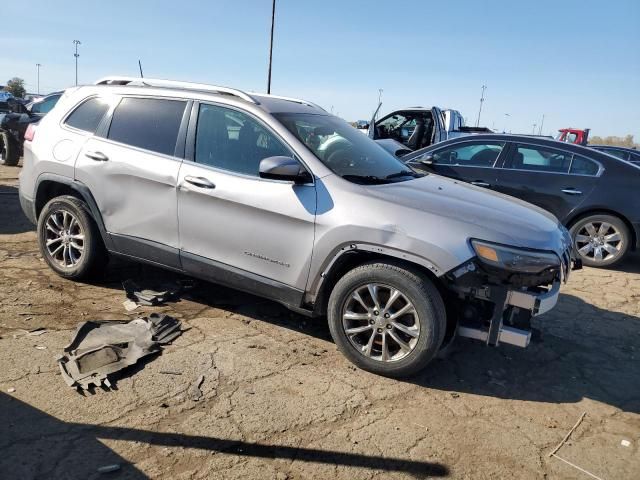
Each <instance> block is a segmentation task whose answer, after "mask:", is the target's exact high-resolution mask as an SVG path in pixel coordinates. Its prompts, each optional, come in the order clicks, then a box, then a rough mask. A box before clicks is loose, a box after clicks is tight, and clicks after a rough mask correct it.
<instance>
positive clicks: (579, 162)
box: [569, 155, 600, 175]
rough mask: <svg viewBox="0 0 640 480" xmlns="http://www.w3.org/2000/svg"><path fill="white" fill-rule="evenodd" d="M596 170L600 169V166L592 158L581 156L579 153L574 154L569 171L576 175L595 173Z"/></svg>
mask: <svg viewBox="0 0 640 480" xmlns="http://www.w3.org/2000/svg"><path fill="white" fill-rule="evenodd" d="M598 170H600V167H599V166H598V164H597V163H596V162H594V161H593V160H589V159H588V158H585V157H581V156H580V155H574V156H573V161H572V162H571V170H570V171H569V173H573V174H576V175H597V174H598Z"/></svg>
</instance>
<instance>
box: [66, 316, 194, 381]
mask: <svg viewBox="0 0 640 480" xmlns="http://www.w3.org/2000/svg"><path fill="white" fill-rule="evenodd" d="M180 326H181V322H180V321H179V320H176V319H175V318H173V317H170V316H169V315H159V314H156V313H153V314H151V315H149V317H141V318H136V319H135V320H130V321H127V320H109V321H106V320H103V321H88V322H83V323H80V324H79V325H78V328H77V329H76V332H75V334H74V336H73V338H72V340H71V343H70V344H69V345H67V346H66V347H65V348H64V352H65V355H61V356H60V357H58V359H57V360H58V365H59V366H60V371H61V372H62V378H63V379H64V381H65V382H66V383H67V385H69V386H70V387H76V388H80V389H84V390H87V389H89V388H90V387H91V386H92V385H93V386H96V387H99V386H102V385H104V386H105V387H108V388H110V387H111V383H110V382H109V379H108V378H107V377H108V375H110V374H112V373H115V372H117V371H119V370H122V369H123V368H125V367H128V366H130V365H133V364H135V363H136V362H137V361H138V360H139V359H140V358H142V357H145V356H147V355H150V354H152V353H157V352H160V351H161V349H162V345H165V344H167V343H169V342H171V341H173V340H174V339H175V338H176V337H178V336H179V335H180V334H181V333H182V331H181V330H180Z"/></svg>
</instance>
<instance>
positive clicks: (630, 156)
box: [588, 145, 640, 165]
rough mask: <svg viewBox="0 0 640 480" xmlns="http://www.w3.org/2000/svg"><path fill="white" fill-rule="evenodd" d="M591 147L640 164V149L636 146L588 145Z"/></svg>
mask: <svg viewBox="0 0 640 480" xmlns="http://www.w3.org/2000/svg"><path fill="white" fill-rule="evenodd" d="M588 146H589V148H594V149H596V150H599V151H601V152H604V153H608V154H609V155H613V156H614V157H618V158H621V159H622V160H626V161H627V162H631V163H636V164H639V165H640V151H638V150H636V149H635V148H626V147H616V146H613V145H588Z"/></svg>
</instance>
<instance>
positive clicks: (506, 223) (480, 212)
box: [365, 174, 570, 255]
mask: <svg viewBox="0 0 640 480" xmlns="http://www.w3.org/2000/svg"><path fill="white" fill-rule="evenodd" d="M365 188H366V189H367V193H368V194H369V195H372V196H374V197H377V198H379V199H381V200H386V201H388V202H391V203H393V204H395V205H402V206H404V207H407V208H410V209H412V210H415V212H414V218H415V220H419V219H420V216H419V215H420V214H421V213H423V214H424V213H426V214H427V215H425V216H424V217H423V220H424V222H429V221H431V220H432V219H433V217H439V219H438V222H437V224H438V228H447V224H446V223H445V224H443V222H442V220H448V221H449V224H450V226H451V227H452V229H453V230H455V231H457V232H464V234H465V235H467V237H468V238H478V239H481V240H486V241H489V242H495V243H501V244H505V245H512V246H515V247H521V248H530V249H536V250H548V251H554V252H556V253H557V254H559V255H560V254H562V252H564V250H565V249H566V248H567V247H568V246H569V245H570V239H569V236H568V233H567V231H566V229H565V228H564V227H563V226H562V225H561V224H560V223H559V222H558V220H557V219H556V217H555V216H553V215H552V214H551V213H549V212H547V211H545V210H543V209H541V208H538V207H536V206H534V205H531V204H530V203H527V202H524V201H522V200H519V199H516V198H513V197H510V196H508V195H503V194H500V193H496V192H492V191H490V190H486V189H484V188H481V187H476V186H474V185H470V184H467V183H464V182H459V181H456V180H452V179H449V178H445V177H441V176H439V175H434V174H429V175H426V176H425V177H422V178H419V179H415V180H410V181H407V182H398V183H391V184H386V185H376V186H367V187H365ZM454 227H455V228H454Z"/></svg>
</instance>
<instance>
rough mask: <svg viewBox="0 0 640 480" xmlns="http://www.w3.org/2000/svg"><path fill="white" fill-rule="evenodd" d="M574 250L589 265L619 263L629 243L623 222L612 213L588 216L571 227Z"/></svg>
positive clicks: (629, 239)
mask: <svg viewBox="0 0 640 480" xmlns="http://www.w3.org/2000/svg"><path fill="white" fill-rule="evenodd" d="M571 237H572V238H573V245H574V248H575V251H576V252H577V253H578V255H580V258H581V259H582V262H583V263H584V264H585V265H588V266H590V267H610V266H612V265H615V264H616V263H618V262H620V261H621V260H622V259H623V258H624V257H625V255H626V254H627V251H628V250H629V245H630V243H631V235H630V233H629V229H628V228H627V226H626V225H625V223H624V222H623V221H622V220H620V219H619V218H618V217H614V216H612V215H590V216H588V217H584V218H581V219H580V220H578V221H577V222H576V223H575V224H574V225H573V226H572V227H571Z"/></svg>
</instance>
